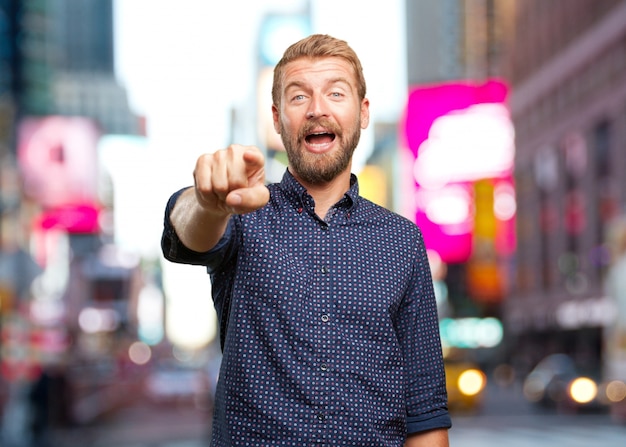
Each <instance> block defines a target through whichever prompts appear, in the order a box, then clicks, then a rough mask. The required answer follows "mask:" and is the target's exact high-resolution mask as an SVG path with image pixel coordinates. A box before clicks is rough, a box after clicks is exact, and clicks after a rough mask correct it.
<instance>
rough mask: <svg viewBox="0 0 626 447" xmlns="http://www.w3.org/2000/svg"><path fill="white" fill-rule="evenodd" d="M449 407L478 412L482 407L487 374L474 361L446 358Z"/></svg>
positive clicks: (456, 409) (455, 409)
mask: <svg viewBox="0 0 626 447" xmlns="http://www.w3.org/2000/svg"><path fill="white" fill-rule="evenodd" d="M444 366H445V370H446V388H447V390H448V408H449V409H450V411H463V412H476V411H478V410H480V408H481V407H482V402H483V397H484V393H485V388H486V386H487V375H486V374H485V373H484V372H483V371H482V369H480V368H479V367H478V365H476V364H475V363H473V362H469V361H464V360H450V359H446V360H444Z"/></svg>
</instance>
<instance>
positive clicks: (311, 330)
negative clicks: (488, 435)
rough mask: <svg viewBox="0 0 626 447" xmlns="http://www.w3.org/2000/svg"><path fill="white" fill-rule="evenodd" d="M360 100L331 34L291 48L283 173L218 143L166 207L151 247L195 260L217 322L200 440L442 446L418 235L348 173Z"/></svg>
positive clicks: (359, 80)
mask: <svg viewBox="0 0 626 447" xmlns="http://www.w3.org/2000/svg"><path fill="white" fill-rule="evenodd" d="M365 93H366V86H365V80H364V78H363V70H362V67H361V63H360V61H359V59H358V58H357V56H356V54H355V53H354V52H353V50H352V49H351V48H350V47H349V46H348V45H347V44H346V42H344V41H342V40H338V39H335V38H332V37H330V36H326V35H313V36H310V37H308V38H306V39H303V40H302V41H300V42H297V43H295V44H294V45H292V46H291V47H289V48H288V49H287V50H286V52H285V54H284V55H283V58H282V59H281V61H280V62H279V63H278V65H277V66H276V68H275V71H274V84H273V88H272V97H273V105H272V113H273V119H274V127H275V129H276V131H277V132H278V133H279V134H280V135H281V138H282V140H283V142H284V145H285V148H286V151H287V155H288V159H289V167H288V170H287V172H286V173H285V175H284V177H283V180H282V181H281V182H280V183H278V184H272V185H269V186H266V185H265V175H264V158H263V155H262V153H261V151H259V150H258V149H257V148H255V147H250V146H248V147H245V146H238V145H232V146H230V147H228V148H227V149H225V150H220V151H217V152H215V153H212V154H205V155H202V156H200V157H199V159H198V161H197V163H196V167H195V171H194V180H195V186H194V187H191V188H187V189H184V190H182V191H179V192H178V193H176V194H174V195H173V196H172V198H171V199H170V201H169V203H168V207H167V210H166V217H165V229H164V233H163V241H162V246H163V253H164V255H165V257H166V258H168V259H170V260H172V261H175V262H185V263H190V264H199V265H205V266H207V268H208V271H209V273H210V274H211V279H212V285H213V289H212V290H213V300H214V304H215V307H216V310H217V314H218V318H219V320H220V328H221V342H222V349H223V360H222V368H221V372H220V379H219V383H218V387H217V396H216V399H217V402H216V409H215V415H214V424H213V433H212V445H213V446H216V447H217V446H239V445H241V446H243V445H245V446H263V447H269V446H289V447H295V446H309V445H314V446H332V447H335V446H340V445H345V446H358V447H365V446H372V447H373V446H402V445H405V446H430V447H433V446H434V447H440V446H447V445H448V434H447V429H448V428H449V427H450V425H451V424H450V417H449V414H448V411H447V396H446V389H445V377H444V370H443V362H442V355H441V346H440V340H439V331H438V320H437V312H436V303H435V298H434V293H433V286H432V280H431V277H430V271H429V267H428V262H427V258H426V254H425V249H424V244H423V241H422V236H421V233H420V231H419V230H418V228H417V227H416V226H415V225H414V224H412V223H411V222H409V221H408V220H406V219H404V218H402V217H400V216H398V215H396V214H393V213H391V212H390V211H387V210H385V209H384V208H382V207H379V206H377V205H375V204H373V203H371V202H369V201H367V200H365V199H364V198H362V197H360V196H359V194H358V182H357V179H356V177H355V176H353V175H352V174H351V170H350V168H351V161H352V154H353V151H354V150H355V148H356V146H357V143H358V141H359V137H360V132H361V129H364V128H366V127H367V125H368V124H369V101H368V99H366V98H365Z"/></svg>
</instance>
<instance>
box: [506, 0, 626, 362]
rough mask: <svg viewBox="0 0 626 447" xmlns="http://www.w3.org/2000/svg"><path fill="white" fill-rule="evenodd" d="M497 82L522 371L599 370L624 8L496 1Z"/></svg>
mask: <svg viewBox="0 0 626 447" xmlns="http://www.w3.org/2000/svg"><path fill="white" fill-rule="evenodd" d="M505 3H510V5H511V7H512V8H513V10H514V15H513V19H514V20H513V21H512V22H511V23H510V25H509V27H507V29H506V32H507V34H506V51H505V52H503V54H504V55H505V57H504V58H503V59H502V60H501V61H500V62H501V64H502V65H501V67H502V74H503V76H504V77H505V78H506V79H508V80H509V82H510V83H511V85H512V96H511V101H510V106H511V112H512V116H513V120H514V123H515V129H516V146H517V152H516V161H515V163H516V189H517V200H518V210H517V220H518V233H517V234H518V245H517V253H516V269H515V270H516V272H517V274H516V277H515V280H514V282H513V287H512V291H511V295H510V297H509V298H508V299H507V300H506V312H505V315H506V323H507V327H508V329H509V330H510V332H511V335H512V336H513V337H514V339H515V340H516V342H515V345H514V346H512V348H513V349H515V352H516V353H518V355H524V354H525V355H526V356H527V359H528V361H529V362H530V363H533V362H536V361H537V360H538V359H540V358H541V357H542V356H544V355H546V354H548V353H550V352H558V351H560V352H567V353H570V354H572V355H574V356H575V357H576V359H577V360H578V361H579V362H581V363H583V362H584V363H586V364H587V365H600V364H601V362H600V355H601V352H602V342H603V341H602V332H603V327H605V326H607V325H608V324H610V323H611V319H612V317H613V315H614V312H613V311H612V303H611V302H610V301H609V300H607V298H605V297H604V291H603V287H602V283H603V278H604V275H605V272H606V269H607V267H608V265H609V262H610V249H611V247H610V246H607V244H606V240H607V229H608V228H609V225H610V222H611V221H612V220H613V219H614V218H615V217H616V216H617V215H619V214H621V213H623V212H624V211H625V209H624V204H625V203H626V175H625V174H626V151H624V147H625V145H626V1H624V0H578V1H572V0H551V1H545V0H524V1H507V2H505Z"/></svg>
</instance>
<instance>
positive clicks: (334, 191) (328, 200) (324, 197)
mask: <svg viewBox="0 0 626 447" xmlns="http://www.w3.org/2000/svg"><path fill="white" fill-rule="evenodd" d="M292 175H293V176H294V177H295V178H296V180H298V182H300V184H301V185H302V186H304V187H305V188H306V190H307V192H308V193H309V194H310V195H311V197H313V200H314V201H315V214H317V215H318V216H319V217H320V218H321V219H324V218H325V217H326V214H327V213H328V210H329V209H330V208H331V207H332V206H333V205H334V204H335V203H337V202H338V201H339V200H341V198H342V197H343V196H344V194H345V193H346V191H348V190H349V189H350V169H347V170H345V171H344V172H342V173H341V174H339V175H338V176H337V177H335V178H334V179H333V180H331V181H330V182H328V183H314V184H312V183H307V182H305V181H303V180H302V179H301V178H300V177H299V176H298V175H297V174H296V173H294V172H292Z"/></svg>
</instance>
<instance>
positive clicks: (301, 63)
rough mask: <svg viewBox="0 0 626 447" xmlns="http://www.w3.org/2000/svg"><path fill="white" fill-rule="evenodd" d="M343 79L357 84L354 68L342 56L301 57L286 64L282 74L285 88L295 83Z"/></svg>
mask: <svg viewBox="0 0 626 447" xmlns="http://www.w3.org/2000/svg"><path fill="white" fill-rule="evenodd" d="M337 80H343V81H345V82H347V83H348V84H350V85H351V86H352V87H354V86H355V85H356V75H355V73H354V68H353V67H352V65H351V64H350V63H349V62H348V61H347V60H345V59H343V58H340V57H335V56H332V57H321V58H299V59H296V60H294V61H291V62H289V63H288V64H287V65H285V69H284V72H283V76H282V81H283V82H282V85H283V89H285V88H287V87H289V86H290V85H292V84H293V83H304V84H307V83H315V84H317V83H327V82H335V81H337Z"/></svg>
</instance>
